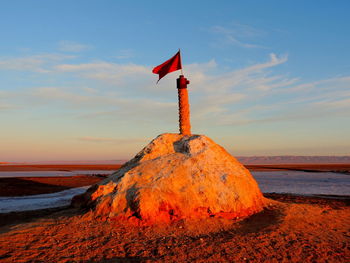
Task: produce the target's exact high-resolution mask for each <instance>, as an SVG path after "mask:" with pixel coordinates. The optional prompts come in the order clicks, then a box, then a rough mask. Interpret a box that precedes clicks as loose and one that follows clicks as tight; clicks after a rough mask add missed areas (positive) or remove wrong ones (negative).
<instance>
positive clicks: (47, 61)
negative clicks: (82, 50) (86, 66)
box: [0, 54, 74, 73]
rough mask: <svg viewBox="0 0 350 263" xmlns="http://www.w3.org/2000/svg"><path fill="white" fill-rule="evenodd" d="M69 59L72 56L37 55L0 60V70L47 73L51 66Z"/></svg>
mask: <svg viewBox="0 0 350 263" xmlns="http://www.w3.org/2000/svg"><path fill="white" fill-rule="evenodd" d="M71 58H74V56H71V55H65V54H39V55H33V56H26V57H18V58H0V70H16V71H29V72H37V73H48V72H50V71H51V66H52V65H53V64H55V63H56V64H57V62H59V61H62V60H65V59H71Z"/></svg>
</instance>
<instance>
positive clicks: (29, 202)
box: [0, 186, 89, 213]
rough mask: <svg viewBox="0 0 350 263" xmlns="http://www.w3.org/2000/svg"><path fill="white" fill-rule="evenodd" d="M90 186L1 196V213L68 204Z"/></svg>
mask: <svg viewBox="0 0 350 263" xmlns="http://www.w3.org/2000/svg"><path fill="white" fill-rule="evenodd" d="M88 188H89V186H83V187H78V188H72V189H68V190H64V191H61V192H57V193H52V194H42V195H29V196H18V197H0V213H8V212H13V211H29V210H37V209H45V208H53V207H61V206H67V205H69V204H70V201H71V199H72V198H73V196H75V195H78V194H82V193H84V192H85V191H86V190H87V189H88Z"/></svg>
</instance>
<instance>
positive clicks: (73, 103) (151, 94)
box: [0, 53, 350, 126]
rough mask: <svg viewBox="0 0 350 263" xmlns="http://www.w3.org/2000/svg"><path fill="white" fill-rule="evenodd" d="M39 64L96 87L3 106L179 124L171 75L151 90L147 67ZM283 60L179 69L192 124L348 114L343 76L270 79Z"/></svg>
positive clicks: (34, 94) (36, 91)
mask: <svg viewBox="0 0 350 263" xmlns="http://www.w3.org/2000/svg"><path fill="white" fill-rule="evenodd" d="M19 59H20V58H19ZM37 59H39V58H37ZM41 59H43V60H44V63H43V64H40V63H39V66H38V67H39V68H44V69H46V70H48V71H50V72H55V73H57V74H62V75H63V76H65V74H67V75H68V74H71V75H73V76H74V77H75V78H77V79H80V80H85V81H84V83H86V80H87V79H88V80H90V79H93V80H94V83H93V84H91V85H86V84H85V86H80V85H72V86H62V87H60V86H57V87H50V86H42V87H36V88H31V89H28V90H25V91H22V92H21V93H20V92H19V93H18V94H16V96H12V97H11V98H9V99H7V100H6V101H8V103H9V105H29V104H31V105H30V106H31V107H36V106H37V105H49V106H50V107H57V106H59V107H62V108H63V109H65V110H69V111H71V112H72V114H71V115H70V116H71V117H72V118H76V119H79V120H83V119H96V120H101V121H103V120H104V121H111V120H113V121H121V122H123V123H124V124H127V123H132V122H133V123H138V122H140V121H141V122H143V123H146V122H148V123H153V124H154V123H159V125H160V123H163V124H169V123H171V122H173V121H174V120H176V119H177V98H176V89H174V88H171V87H174V77H173V76H169V77H168V78H165V79H164V80H162V82H161V83H160V84H158V85H157V86H156V85H155V82H156V77H155V76H153V75H152V74H150V72H151V68H150V67H148V66H144V65H138V64H122V63H110V62H106V61H93V62H87V63H80V64H73V63H71V64H68V63H64V64H63V63H60V62H61V61H62V60H63V59H66V57H64V56H63V57H60V56H58V57H55V56H52V57H50V56H46V57H44V58H41ZM47 61H50V64H49V63H48V62H47ZM287 61H288V56H287V55H276V54H274V53H271V54H270V55H269V58H268V59H267V60H266V61H263V62H257V63H254V64H252V65H249V66H246V67H244V68H239V69H236V70H231V71H225V70H222V69H221V68H220V66H219V65H218V64H217V63H216V62H215V60H210V61H208V62H205V63H194V64H189V65H184V67H185V74H186V76H187V77H188V79H190V81H191V84H190V85H189V91H190V97H191V116H192V120H193V122H194V123H196V124H201V123H207V122H210V123H211V124H212V125H218V126H220V125H247V124H252V123H263V122H281V121H288V120H293V121H294V120H298V119H299V120H303V119H304V120H305V119H307V118H318V117H322V116H345V115H346V114H348V113H345V112H349V111H345V109H348V107H349V106H348V105H350V103H349V98H350V92H349V90H348V87H349V84H350V77H349V76H341V77H334V78H330V79H323V80H317V81H313V82H309V83H308V82H303V81H302V80H301V79H299V78H296V77H288V76H287V75H281V74H276V73H274V72H275V71H274V68H275V67H278V66H279V65H281V64H283V63H286V62H287ZM43 65H44V66H43ZM48 65H50V66H48ZM38 72H39V73H41V71H38ZM0 95H1V94H0ZM6 96H10V95H9V94H7V95H6ZM21 97H25V98H26V100H25V102H24V99H23V100H22V101H20V102H19V101H18V100H19V98H21ZM16 100H17V102H16ZM3 108H4V107H3Z"/></svg>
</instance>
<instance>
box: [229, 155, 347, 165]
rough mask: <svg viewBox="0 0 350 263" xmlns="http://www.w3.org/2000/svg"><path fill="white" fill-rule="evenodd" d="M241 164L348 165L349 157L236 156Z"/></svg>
mask: <svg viewBox="0 0 350 263" xmlns="http://www.w3.org/2000/svg"><path fill="white" fill-rule="evenodd" d="M236 158H237V159H238V160H239V161H240V162H241V163H243V164H307V163H310V164H311V163H313V164H322V163H326V164H331V163H350V156H293V155H283V156H238V157H236Z"/></svg>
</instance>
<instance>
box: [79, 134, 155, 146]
mask: <svg viewBox="0 0 350 263" xmlns="http://www.w3.org/2000/svg"><path fill="white" fill-rule="evenodd" d="M76 139H77V140H78V141H82V142H91V143H107V144H110V143H113V144H130V143H140V142H142V143H144V142H147V141H148V140H149V139H148V138H105V137H92V136H83V137H79V138H76Z"/></svg>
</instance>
